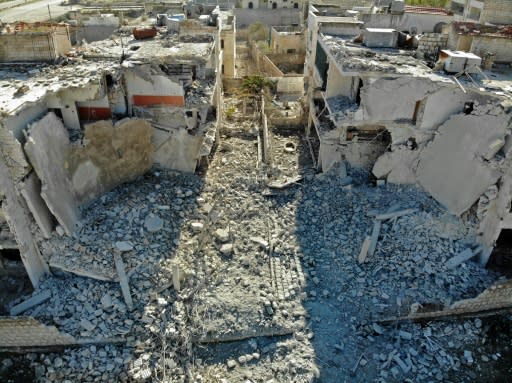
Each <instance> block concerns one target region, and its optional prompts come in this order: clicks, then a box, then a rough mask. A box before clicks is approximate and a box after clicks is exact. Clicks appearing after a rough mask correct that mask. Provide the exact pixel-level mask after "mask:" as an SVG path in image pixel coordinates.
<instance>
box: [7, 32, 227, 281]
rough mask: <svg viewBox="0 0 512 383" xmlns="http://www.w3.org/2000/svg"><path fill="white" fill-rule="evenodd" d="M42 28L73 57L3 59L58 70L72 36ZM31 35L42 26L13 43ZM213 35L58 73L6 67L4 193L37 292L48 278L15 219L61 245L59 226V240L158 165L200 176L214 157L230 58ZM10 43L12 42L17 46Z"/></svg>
mask: <svg viewBox="0 0 512 383" xmlns="http://www.w3.org/2000/svg"><path fill="white" fill-rule="evenodd" d="M219 24H220V23H219ZM43 27H45V28H48V29H49V30H50V31H51V32H44V33H47V35H44V36H45V39H46V38H48V41H53V40H52V39H53V36H54V34H55V33H59V31H60V30H63V31H64V33H65V36H66V37H67V39H66V41H67V44H68V46H67V49H66V50H65V51H62V52H60V51H58V50H56V51H53V50H52V49H53V45H52V47H50V46H44V47H43V46H41V50H40V51H37V54H36V55H35V56H34V53H33V52H28V53H24V52H23V50H20V49H13V48H12V47H11V48H9V47H7V51H8V52H16V55H17V56H12V57H11V56H7V54H6V57H7V58H11V61H12V59H13V58H15V59H18V60H23V61H30V60H34V61H46V59H48V61H49V60H52V59H55V57H57V56H59V55H62V54H63V53H64V52H65V53H68V52H70V51H71V45H70V43H69V34H66V33H67V32H66V31H67V30H68V26H66V25H58V26H56V28H55V27H53V26H51V25H44V26H43ZM31 28H32V29H35V28H40V26H39V25H32V26H30V25H26V24H17V25H16V26H15V27H14V31H16V34H15V39H14V42H17V41H18V40H19V39H22V38H24V39H27V40H29V41H33V39H35V38H39V36H41V33H42V32H39V31H37V32H35V33H31V32H30V29H31ZM18 31H21V32H19V33H18ZM207 32H208V33H206V34H205V35H202V36H190V35H188V34H187V33H185V32H183V33H181V34H170V35H166V34H162V35H161V36H160V38H156V39H151V40H137V39H134V38H133V37H128V36H126V35H120V36H118V37H116V38H115V39H113V40H105V41H100V42H98V43H91V44H88V45H86V46H85V47H81V48H79V49H80V52H78V51H77V50H76V49H74V50H73V51H72V54H73V55H74V56H80V57H76V58H74V57H71V58H70V59H68V60H67V61H66V62H65V63H64V65H61V66H57V67H52V66H46V65H44V64H39V65H37V66H36V67H33V66H28V65H23V64H16V63H13V64H12V65H11V66H4V67H3V69H2V83H3V84H2V100H1V101H0V105H1V106H0V108H1V111H2V121H1V127H2V142H3V146H2V147H3V158H4V159H5V161H3V162H2V163H3V164H4V166H7V167H5V169H4V170H5V173H3V174H2V177H4V176H5V177H8V178H9V180H7V179H5V180H3V181H2V183H5V184H10V185H11V186H12V188H13V189H10V191H12V192H14V193H15V194H16V195H14V194H7V193H6V194H5V201H4V205H3V210H8V209H9V208H12V209H14V210H12V211H11V214H7V217H8V219H7V220H8V222H9V224H10V226H11V227H12V229H13V231H14V232H15V233H16V235H17V241H18V243H20V244H25V243H32V244H33V246H32V247H26V246H25V245H21V246H20V252H21V255H22V259H23V260H24V262H25V265H26V267H27V271H28V272H29V276H30V277H31V280H32V283H33V284H34V286H37V285H38V283H39V282H38V281H39V279H40V278H41V276H42V274H44V273H45V272H47V267H45V266H44V265H43V264H44V261H43V263H41V257H40V254H39V251H38V249H37V245H35V242H34V241H35V240H36V239H35V238H34V236H33V234H30V231H28V232H26V233H25V236H24V234H23V233H24V231H23V230H24V229H22V227H25V228H27V229H28V228H29V227H30V225H29V223H28V221H17V219H16V217H15V216H16V215H19V216H20V217H24V218H21V219H29V220H31V219H30V218H29V217H31V216H32V217H33V218H34V219H35V222H36V223H37V224H38V226H39V229H40V230H41V233H42V235H43V236H44V237H45V238H50V237H51V236H52V235H55V231H54V230H55V228H56V227H55V224H54V222H55V221H56V222H57V223H58V227H57V230H63V231H65V232H66V233H67V234H68V235H71V234H72V233H73V232H74V230H75V226H76V224H77V222H78V220H79V211H78V208H79V206H80V205H82V204H84V203H87V202H89V201H91V200H93V199H94V198H96V197H98V196H100V195H102V194H103V193H105V192H106V191H108V190H111V189H112V188H114V187H115V186H117V185H119V184H120V183H123V182H126V181H127V180H131V179H134V178H135V177H137V176H138V175H141V174H144V173H145V172H147V171H148V170H149V169H150V168H151V166H153V164H157V165H158V166H160V167H162V168H164V169H175V170H180V171H185V172H194V171H195V169H196V167H197V166H198V165H199V164H200V162H201V161H202V160H203V159H204V158H206V157H207V156H208V155H209V153H210V150H211V148H212V145H213V143H214V141H215V136H216V127H217V124H218V121H217V113H216V110H217V108H219V105H220V103H221V97H222V96H221V92H222V91H221V88H220V87H221V82H220V68H221V67H223V66H224V65H223V63H222V47H217V46H216V44H218V41H219V40H218V36H217V33H220V28H219V30H217V32H216V33H211V30H208V31H207ZM1 37H2V38H4V39H5V40H6V41H10V40H9V39H10V38H11V35H10V34H9V33H7V34H2V35H1ZM17 44H19V46H23V44H22V43H21V42H18V43H17ZM55 46H57V45H55ZM16 47H18V45H16ZM43 48H44V49H45V51H44V52H43ZM7 51H6V52H7ZM30 55H32V57H31V58H30V57H29V56H30ZM52 55H53V56H52ZM15 61H16V60H15ZM219 118H220V117H219ZM50 148H51V149H50ZM9 161H11V162H12V163H11V162H9ZM22 196H24V197H22ZM22 198H23V199H22ZM14 212H16V213H14ZM29 236H30V237H32V238H29ZM7 241H8V243H11V242H12V240H11V239H8V240H7Z"/></svg>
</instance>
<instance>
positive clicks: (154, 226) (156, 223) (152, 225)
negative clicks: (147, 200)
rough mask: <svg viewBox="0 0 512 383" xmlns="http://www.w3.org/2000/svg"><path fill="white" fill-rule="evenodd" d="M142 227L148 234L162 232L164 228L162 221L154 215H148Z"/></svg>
mask: <svg viewBox="0 0 512 383" xmlns="http://www.w3.org/2000/svg"><path fill="white" fill-rule="evenodd" d="M144 227H145V228H146V230H147V231H149V232H150V233H156V232H157V231H160V230H162V228H163V227H164V221H163V220H162V218H160V217H158V216H156V215H149V216H148V217H146V219H145V221H144Z"/></svg>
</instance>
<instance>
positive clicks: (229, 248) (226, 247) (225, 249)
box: [220, 243, 233, 255]
mask: <svg viewBox="0 0 512 383" xmlns="http://www.w3.org/2000/svg"><path fill="white" fill-rule="evenodd" d="M220 252H221V253H222V254H224V255H229V254H231V253H233V244H232V243H225V244H223V245H222V246H221V247H220Z"/></svg>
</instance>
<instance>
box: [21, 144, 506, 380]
mask: <svg viewBox="0 0 512 383" xmlns="http://www.w3.org/2000/svg"><path fill="white" fill-rule="evenodd" d="M225 143H226V144H227V145H230V147H231V148H232V150H230V151H227V152H226V151H224V152H221V153H219V154H218V155H217V156H216V157H215V158H214V161H213V162H212V164H211V167H210V171H209V173H208V175H207V177H206V178H205V180H204V184H203V181H202V180H201V179H200V178H199V177H196V176H189V175H183V174H178V173H169V172H165V171H158V170H154V171H152V172H151V173H150V174H148V175H146V176H144V177H142V178H140V179H138V180H136V181H135V182H133V183H130V184H127V185H125V186H121V187H118V188H117V189H116V190H114V191H112V192H110V193H107V194H105V195H104V196H102V197H100V198H99V199H97V200H95V201H94V202H92V203H91V204H90V205H88V206H87V207H85V208H83V209H82V217H83V218H82V220H81V221H80V226H79V229H78V230H77V231H76V233H75V234H74V235H73V236H72V237H61V238H53V239H52V241H50V242H48V246H47V251H45V252H44V253H45V254H47V255H48V254H50V252H51V251H52V250H53V251H54V252H58V254H60V257H61V258H66V259H67V261H61V264H64V265H71V264H73V265H77V263H80V264H81V266H80V267H81V268H82V269H84V270H87V271H88V272H89V273H90V274H92V271H93V270H95V266H96V267H98V266H99V269H102V270H108V269H112V268H113V263H114V262H113V259H112V254H113V253H116V252H121V257H122V259H123V262H124V264H125V266H126V270H127V274H128V275H129V285H130V292H131V295H132V298H133V302H134V310H133V311H130V310H129V309H128V308H127V306H126V304H125V301H124V299H123V294H122V293H121V290H120V288H119V285H118V283H117V282H115V281H112V282H105V281H99V280H95V279H92V278H80V277H77V276H73V275H71V274H68V273H65V274H62V275H61V276H59V273H58V272H57V273H56V276H55V277H54V278H51V279H48V280H47V281H45V282H44V283H43V284H42V285H41V289H42V290H43V291H50V292H51V295H52V299H51V301H49V302H46V303H44V304H42V305H39V306H37V307H35V308H33V309H30V310H28V311H26V312H25V315H30V316H33V317H35V318H36V319H38V320H40V321H42V322H43V323H46V324H49V325H56V326H57V327H58V328H59V329H60V330H61V331H63V332H65V333H68V334H70V335H72V336H75V337H82V338H83V337H86V338H100V339H102V338H110V337H114V336H123V337H124V339H125V340H126V344H125V345H122V346H115V345H108V346H90V347H87V348H82V349H76V350H67V351H65V353H64V355H54V354H50V355H41V356H40V357H38V356H35V355H33V354H29V355H28V356H27V357H28V358H30V359H31V360H32V364H33V366H35V367H36V372H37V373H38V374H39V375H40V376H41V377H44V380H45V381H60V380H61V379H70V380H71V381H72V380H73V379H77V380H83V381H95V380H101V379H103V380H105V379H117V380H119V381H124V380H126V379H128V377H131V378H132V379H136V380H144V377H146V378H147V379H149V380H151V379H154V378H155V377H158V376H161V374H163V371H166V373H167V374H171V373H172V374H173V375H172V376H173V378H170V379H171V380H169V381H176V382H178V381H184V379H185V376H186V375H190V374H191V375H192V376H195V377H199V376H207V375H205V374H209V373H214V372H215V373H216V374H218V376H223V378H224V379H228V381H231V380H233V381H238V380H239V379H241V378H242V376H243V377H245V378H246V379H249V380H251V381H268V380H270V379H272V377H276V378H278V379H284V380H287V379H290V378H292V379H296V380H304V381H310V379H312V378H313V376H314V374H315V371H317V372H318V370H322V374H327V375H325V376H327V377H328V376H329V374H331V373H336V374H339V373H340V370H337V369H333V370H332V371H331V367H328V366H325V365H322V362H321V361H320V360H317V359H315V355H314V352H315V353H317V355H318V358H320V359H322V360H323V358H329V360H330V358H333V357H335V355H336V358H338V359H339V358H341V359H339V360H340V363H342V364H343V365H346V366H348V367H347V370H345V371H346V372H345V373H347V374H349V370H350V369H351V368H352V367H353V364H354V363H355V361H357V359H358V358H359V357H360V354H361V353H362V354H364V357H363V358H362V359H361V361H360V362H359V363H360V367H359V368H360V369H363V367H364V371H365V372H364V374H368V375H365V376H366V377H367V378H368V379H377V381H378V380H379V379H382V381H389V380H390V379H391V380H393V379H398V378H399V377H402V378H405V377H407V376H414V377H415V380H416V381H430V380H432V379H433V378H440V379H444V377H446V375H445V374H446V373H447V371H449V370H455V371H457V370H460V369H462V368H464V365H466V364H470V363H475V362H474V359H475V358H477V357H478V358H482V359H484V358H487V359H490V358H493V357H495V358H499V356H495V355H487V354H483V355H478V356H477V355H473V354H471V355H472V356H471V360H472V361H469V359H468V357H466V356H467V355H466V354H465V353H464V352H463V350H462V349H461V348H462V347H464V345H465V344H468V343H470V342H471V341H472V340H475V341H476V339H478V336H479V334H480V333H481V331H483V325H482V322H481V321H480V320H475V321H472V320H470V321H466V322H463V323H461V324H450V323H447V324H440V323H432V324H430V325H428V326H427V327H423V328H422V327H421V326H419V325H416V324H402V325H400V326H399V328H388V327H384V326H382V325H379V324H377V323H376V322H375V320H376V319H378V318H380V317H383V316H385V315H390V314H393V313H397V312H402V313H407V312H408V311H409V310H410V309H411V307H412V308H416V309H417V308H418V307H421V305H422V304H432V303H437V304H440V305H443V304H445V305H447V304H449V303H451V302H453V301H455V300H458V299H460V298H465V297H468V296H471V295H474V293H476V292H478V291H481V290H483V289H484V288H485V287H487V286H489V285H490V284H491V283H492V281H493V280H494V279H495V278H496V277H495V276H494V275H493V274H491V273H488V272H487V271H485V270H484V269H482V268H481V267H480V266H479V265H478V264H476V263H474V262H471V261H469V262H465V263H463V264H461V265H459V266H458V267H457V268H454V269H448V268H447V266H446V262H447V260H448V259H450V258H451V257H452V256H454V255H456V254H458V253H460V252H461V251H463V250H465V249H467V248H473V247H474V246H475V244H474V243H473V241H472V238H473V235H474V227H473V226H472V225H469V226H467V225H466V224H465V223H464V222H462V221H461V219H459V218H455V217H453V216H451V215H449V214H447V213H445V212H444V210H443V209H442V208H441V207H440V206H439V205H438V204H437V203H436V202H435V201H433V200H432V199H431V198H429V197H428V196H427V195H426V194H425V193H423V192H421V191H419V190H418V189H416V188H413V187H401V186H392V185H388V186H384V187H373V186H371V185H369V184H368V183H367V181H366V179H367V174H365V173H364V172H363V173H361V172H360V171H352V170H350V169H349V175H350V178H351V179H352V183H350V184H348V185H346V178H347V177H345V176H339V175H337V174H321V175H317V176H315V175H314V174H312V173H311V172H306V173H304V176H305V181H304V184H303V185H302V186H298V187H295V188H292V189H288V190H287V191H284V192H283V193H282V194H279V195H276V196H274V197H265V196H264V195H262V194H261V193H259V192H258V191H262V190H264V184H261V183H260V182H255V179H256V178H255V177H256V176H257V174H258V171H257V170H256V169H255V166H254V163H255V159H256V156H257V151H256V148H255V147H254V146H252V145H249V146H248V145H247V144H246V141H245V142H244V140H240V139H238V138H231V139H226V140H225ZM298 150H301V148H298ZM290 170H291V169H290ZM343 177H344V178H343ZM343 184H345V185H346V186H341V185H343ZM403 209H414V212H412V213H411V214H408V215H405V216H401V217H399V218H395V219H392V220H390V221H384V222H383V224H382V227H381V230H380V235H379V237H378V242H377V244H376V250H375V252H374V254H373V255H372V256H371V257H369V258H368V259H367V261H366V262H365V263H363V264H358V263H357V261H356V257H357V254H358V253H359V250H360V247H361V244H362V242H363V240H364V238H365V236H366V235H368V234H370V233H371V230H372V226H373V222H374V219H375V218H376V216H377V215H378V214H381V213H386V212H388V213H392V212H397V211H401V210H403ZM205 233H206V234H205ZM85 249H87V251H85ZM170 254H173V256H171V257H170V256H169V255H170ZM54 256H55V255H54ZM71 261H74V262H71ZM77 261H79V262H77ZM173 262H177V263H179V265H180V267H181V270H182V271H183V273H184V277H183V280H182V283H181V290H180V291H175V290H174V288H173V287H170V286H173V284H172V282H171V281H170V280H171V279H172V278H171V274H173V273H175V272H176V271H175V269H173ZM51 264H52V260H51V259H50V265H51ZM105 273H106V272H105ZM110 275H111V276H112V277H113V279H115V272H114V271H113V270H112V271H111V272H110ZM91 276H93V275H91ZM159 290H160V291H159ZM189 299H191V300H189ZM363 313H364V314H363ZM332 326H336V328H337V332H336V335H335V336H333V334H332V333H331V331H329V329H331V328H332ZM288 333H293V334H294V336H293V337H291V338H288V337H284V338H283V339H282V340H280V339H279V338H264V337H261V335H260V334H269V335H279V334H288ZM187 334H188V335H187ZM448 334H449V335H448ZM187 337H189V339H188V341H187ZM223 339H226V340H229V339H234V340H236V339H241V340H240V341H239V342H238V343H237V344H236V347H231V348H225V347H224V348H223V346H222V345H223V344H222V343H218V344H216V343H212V344H210V347H209V348H208V349H204V348H203V347H199V348H195V347H194V348H193V349H192V355H196V358H199V359H201V360H202V361H196V364H195V365H194V366H187V365H186V364H185V361H186V360H187V358H188V357H190V355H188V354H187V347H188V348H189V347H191V346H190V343H187V342H193V341H196V342H216V341H221V342H222V340H223ZM243 339H246V340H243ZM187 344H188V346H187ZM164 347H166V351H165V352H164V351H163V348H164ZM215 350H216V351H215ZM313 350H315V351H313ZM188 352H190V350H189V351H188ZM340 352H341V353H340ZM212 355H217V356H216V357H212ZM342 371H343V370H342ZM338 376H339V375H338ZM348 376H349V375H348Z"/></svg>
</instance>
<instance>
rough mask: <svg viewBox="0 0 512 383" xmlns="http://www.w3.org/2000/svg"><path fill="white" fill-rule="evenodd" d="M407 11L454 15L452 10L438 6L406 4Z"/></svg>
mask: <svg viewBox="0 0 512 383" xmlns="http://www.w3.org/2000/svg"><path fill="white" fill-rule="evenodd" d="M405 12H406V13H426V14H430V15H444V16H451V15H453V12H452V11H449V10H448V9H444V8H436V7H419V6H415V5H406V6H405Z"/></svg>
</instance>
